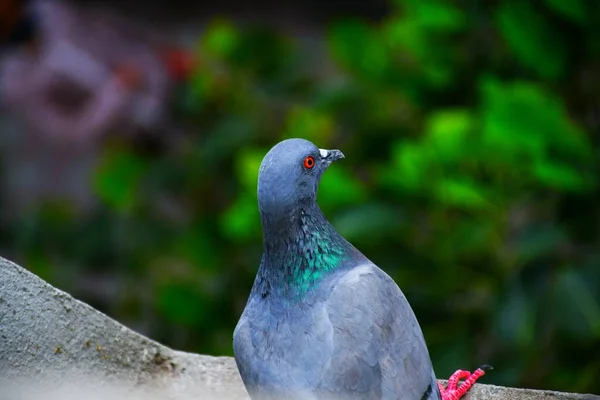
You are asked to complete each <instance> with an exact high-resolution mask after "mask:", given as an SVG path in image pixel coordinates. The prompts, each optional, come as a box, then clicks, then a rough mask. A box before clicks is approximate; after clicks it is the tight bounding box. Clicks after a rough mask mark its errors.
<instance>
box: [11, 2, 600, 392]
mask: <svg viewBox="0 0 600 400" xmlns="http://www.w3.org/2000/svg"><path fill="white" fill-rule="evenodd" d="M196 3H200V2H196ZM0 5H1V8H0V22H1V24H0V26H1V27H2V29H0V34H1V35H2V36H1V39H0V40H2V49H1V51H2V60H1V70H0V104H1V107H2V112H1V116H0V117H1V119H0V157H1V174H2V175H1V176H2V180H1V182H0V183H1V184H2V194H1V196H0V218H1V224H0V254H1V255H2V256H4V257H6V258H9V259H11V260H13V261H15V262H17V263H19V264H21V265H23V266H25V267H26V268H28V269H29V270H31V271H32V272H34V273H36V274H37V275H39V276H40V277H42V278H43V279H45V280H47V281H48V282H50V283H51V284H53V285H55V286H57V287H59V288H61V289H63V290H65V291H67V292H69V293H71V294H72V295H74V296H75V297H77V298H78V299H81V300H83V301H85V302H87V303H89V304H91V305H92V306H94V307H96V308H97V309H99V310H101V311H103V312H104V313H106V314H108V315H110V316H111V317H113V318H115V319H117V320H119V321H120V322H122V323H124V324H125V325H127V326H129V327H131V328H133V329H135V330H137V331H139V332H141V333H143V334H146V335H148V336H150V337H152V338H154V339H156V340H158V341H161V342H162V343H165V344H167V345H169V346H172V347H174V348H177V349H180V350H186V351H192V352H199V353H206V354H213V355H231V354H232V348H231V337H232V331H233V328H234V326H235V324H236V322H237V319H238V316H239V315H240V313H241V311H242V310H243V307H244V305H245V301H246V299H247V295H248V293H249V290H250V288H251V285H252V282H253V278H254V275H255V273H256V269H257V267H258V264H259V262H260V256H261V251H262V248H261V232H260V223H259V216H258V211H257V204H256V178H257V169H258V166H259V164H260V161H261V159H262V157H263V155H264V154H265V153H266V151H267V150H268V149H269V148H270V147H271V146H272V145H274V144H275V143H276V142H278V141H279V140H281V139H284V138H288V137H303V138H307V139H310V140H313V141H314V142H315V143H316V144H317V145H319V146H320V147H324V148H339V149H341V150H343V152H344V153H345V154H346V159H345V160H344V161H343V162H340V163H337V164H336V165H335V166H334V167H333V168H331V169H330V170H329V171H328V172H327V174H326V175H325V177H324V179H323V182H322V185H321V189H320V192H319V202H320V205H321V207H322V209H323V210H324V212H325V214H326V215H327V216H328V218H329V219H330V220H331V221H332V223H333V224H334V225H335V226H336V227H337V228H338V230H339V231H340V232H341V233H342V234H343V235H344V236H345V237H346V238H348V239H349V240H350V241H352V242H353V243H354V244H355V245H356V246H357V247H358V248H359V249H360V250H362V251H363V253H365V254H366V255H367V256H368V257H369V258H371V259H372V260H373V261H374V262H376V263H377V264H378V265H380V266H381V267H382V268H383V269H384V270H385V271H387V272H388V273H389V274H390V275H391V276H393V277H394V278H395V280H396V281H397V282H398V284H399V285H400V286H401V288H402V289H403V290H404V292H405V294H406V296H407V297H408V298H409V300H410V302H411V304H412V306H413V308H414V310H415V312H416V314H417V316H418V318H419V320H420V323H421V325H422V328H423V330H424V333H425V336H426V338H427V341H428V344H429V347H430V352H431V355H432V358H433V361H434V365H435V368H436V371H437V374H438V376H440V377H444V376H447V375H449V374H450V373H452V372H453V371H454V370H455V369H457V368H467V369H473V368H475V367H477V366H478V365H481V364H484V363H486V364H491V365H493V366H494V367H495V370H494V371H493V372H492V373H490V374H488V375H487V376H486V377H485V378H484V381H485V382H488V383H495V384H501V385H511V386H527V387H535V388H546V389H558V390H567V391H577V392H592V393H600V380H599V379H598V377H600V229H599V228H600V190H599V187H598V184H599V175H598V173H599V164H598V159H599V156H600V138H599V137H598V127H599V123H600V114H599V107H598V106H599V97H600V91H599V90H600V74H599V73H598V71H599V70H600V69H599V68H600V2H594V1H585V0H539V1H519V0H515V1H509V0H506V1H502V0H495V1H478V0H454V1H450V0H396V1H390V2H386V1H372V2H359V1H330V2H320V1H316V0H315V1H304V2H296V3H294V2H291V1H287V2H286V1H284V2H275V1H264V0H263V1H258V2H247V3H245V2H241V1H233V0H222V1H218V2H210V4H195V3H191V2H190V3H185V2H179V1H172V2H167V1H164V2H160V1H154V2H142V1H122V2H116V1H114V2H111V1H105V2H97V3H93V2H64V1H59V0H47V1H37V2H36V1H18V0H2V1H0Z"/></svg>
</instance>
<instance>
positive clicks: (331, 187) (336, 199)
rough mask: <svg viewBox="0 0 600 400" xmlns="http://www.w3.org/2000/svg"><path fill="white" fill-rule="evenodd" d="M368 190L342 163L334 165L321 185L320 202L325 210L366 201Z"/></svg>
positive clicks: (324, 176)
mask: <svg viewBox="0 0 600 400" xmlns="http://www.w3.org/2000/svg"><path fill="white" fill-rule="evenodd" d="M365 197H366V191H365V189H364V187H363V185H362V184H361V183H360V182H359V181H358V180H356V178H354V177H353V176H352V175H351V174H350V173H349V172H348V171H347V170H346V169H345V168H344V167H343V166H342V165H333V166H332V167H330V168H329V169H328V170H327V172H325V174H324V175H323V178H322V182H321V184H320V185H319V193H318V198H319V204H320V205H321V207H322V208H323V210H327V209H333V208H337V207H339V206H343V205H348V204H357V203H361V202H362V201H364V199H365Z"/></svg>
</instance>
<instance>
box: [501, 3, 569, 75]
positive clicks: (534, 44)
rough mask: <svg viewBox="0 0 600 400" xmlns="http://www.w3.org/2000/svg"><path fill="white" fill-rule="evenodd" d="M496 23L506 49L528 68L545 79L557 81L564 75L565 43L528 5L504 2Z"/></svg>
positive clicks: (554, 29) (529, 4)
mask: <svg viewBox="0 0 600 400" xmlns="http://www.w3.org/2000/svg"><path fill="white" fill-rule="evenodd" d="M496 23H497V25H498V29H499V30H500V34H501V35H502V37H503V39H504V41H505V43H506V45H507V46H508V47H509V48H510V50H512V52H513V53H514V55H515V57H516V58H517V60H518V61H519V62H520V63H521V64H522V65H523V66H525V67H527V68H530V69H532V70H534V71H536V72H537V73H538V74H539V75H540V76H541V77H542V78H558V77H560V76H561V75H562V74H563V73H564V69H565V64H566V57H567V55H566V47H565V43H564V39H563V37H562V36H560V34H559V32H557V30H556V28H554V27H553V26H551V25H550V24H549V23H548V22H547V21H546V20H545V19H544V18H543V17H542V15H541V14H540V13H538V12H536V10H534V8H533V5H532V3H531V2H529V1H510V2H501V3H500V5H499V7H498V9H497V11H496Z"/></svg>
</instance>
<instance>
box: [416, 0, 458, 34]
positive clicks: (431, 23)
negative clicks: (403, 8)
mask: <svg viewBox="0 0 600 400" xmlns="http://www.w3.org/2000/svg"><path fill="white" fill-rule="evenodd" d="M408 11H409V14H408V15H407V18H412V19H414V20H416V21H417V23H418V24H419V25H420V26H421V27H422V28H424V29H427V30H429V31H437V32H444V33H450V32H456V31H459V30H461V29H463V28H464V27H465V26H466V22H467V21H466V17H465V13H464V11H463V10H461V9H460V8H458V7H455V6H453V5H452V4H451V3H449V2H443V1H420V2H417V3H415V4H414V5H413V6H412V7H410V8H409V9H408Z"/></svg>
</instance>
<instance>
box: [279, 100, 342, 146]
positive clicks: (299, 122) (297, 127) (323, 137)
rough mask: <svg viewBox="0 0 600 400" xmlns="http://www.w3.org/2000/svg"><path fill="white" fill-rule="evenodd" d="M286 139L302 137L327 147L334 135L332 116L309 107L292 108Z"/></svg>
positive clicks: (288, 118)
mask: <svg viewBox="0 0 600 400" xmlns="http://www.w3.org/2000/svg"><path fill="white" fill-rule="evenodd" d="M286 125H287V126H286V130H285V133H284V135H283V136H284V138H296V137H301V138H304V139H306V140H310V141H313V142H319V144H320V146H325V145H326V143H327V142H329V139H330V138H331V136H332V134H333V129H334V126H335V125H334V121H333V119H332V118H331V116H330V115H328V114H326V113H323V112H320V111H317V110H314V109H311V108H307V107H302V106H297V107H292V108H291V110H290V111H289V113H288V116H287V124H286Z"/></svg>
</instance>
